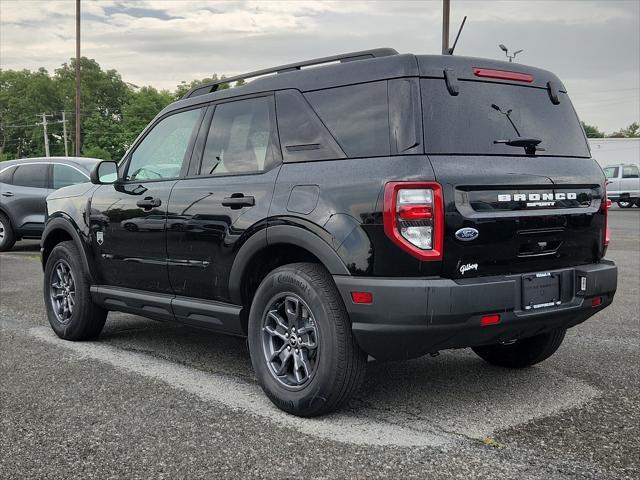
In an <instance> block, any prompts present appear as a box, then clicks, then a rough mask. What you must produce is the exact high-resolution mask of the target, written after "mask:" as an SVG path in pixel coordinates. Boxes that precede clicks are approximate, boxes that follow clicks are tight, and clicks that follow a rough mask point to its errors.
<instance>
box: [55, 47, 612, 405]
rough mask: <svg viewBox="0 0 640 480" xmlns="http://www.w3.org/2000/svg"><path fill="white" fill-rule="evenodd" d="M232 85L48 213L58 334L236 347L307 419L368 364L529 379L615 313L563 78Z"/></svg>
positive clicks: (432, 77) (159, 125) (153, 130)
mask: <svg viewBox="0 0 640 480" xmlns="http://www.w3.org/2000/svg"><path fill="white" fill-rule="evenodd" d="M310 67H313V68H310ZM256 77H259V78H256ZM240 78H243V79H248V78H255V79H254V80H253V81H252V82H250V83H248V84H246V85H244V86H241V87H236V88H232V89H224V90H218V89H217V88H218V86H219V84H218V83H212V84H209V85H205V86H202V87H198V88H195V89H193V90H192V91H190V92H189V93H187V94H186V95H185V97H184V98H183V99H181V100H179V101H177V102H175V103H173V104H172V105H170V106H168V107H167V108H165V109H164V110H163V111H162V112H160V113H159V114H158V116H157V117H156V118H155V119H154V120H153V121H152V122H151V123H150V125H149V126H148V127H147V128H146V129H145V130H144V131H143V132H142V134H141V135H140V137H139V138H138V139H137V140H136V141H135V142H134V144H133V145H132V146H131V148H130V149H129V151H128V152H127V153H126V155H125V156H124V158H123V159H122V161H121V162H120V163H118V164H117V165H116V164H115V163H114V162H102V163H100V164H99V165H98V166H97V167H96V168H95V169H94V171H93V172H92V176H91V178H92V182H93V184H83V185H76V186H71V187H66V188H64V189H62V190H59V191H57V192H55V193H53V194H52V195H50V196H49V197H48V220H47V223H46V227H45V232H44V237H43V240H42V262H43V266H44V298H45V304H46V309H47V314H48V317H49V321H50V323H51V326H52V327H53V329H54V331H55V332H56V333H57V334H58V335H59V336H60V337H62V338H64V339H68V340H85V339H90V338H93V337H95V336H96V335H98V334H99V333H100V331H101V330H102V328H103V325H104V323H105V318H106V316H107V312H108V311H111V310H117V311H122V312H130V313H134V314H138V315H142V316H145V317H149V318H152V319H157V320H169V321H177V322H182V323H185V324H188V325H192V326H196V327H202V328H206V329H210V330H213V331H216V332H222V333H226V334H231V335H238V336H246V337H248V344H249V350H250V354H251V361H252V364H253V367H254V370H255V375H256V377H257V380H258V382H259V383H260V385H261V386H262V388H263V390H264V392H265V393H266V394H267V396H268V397H269V398H270V399H271V400H272V401H273V402H274V403H275V404H276V405H277V406H278V407H280V408H281V409H283V410H285V411H287V412H290V413H293V414H296V415H301V416H313V415H320V414H322V413H326V412H329V411H331V410H334V409H337V408H338V407H340V406H341V405H343V404H344V403H345V402H346V401H347V399H348V398H349V397H350V396H351V395H353V393H354V392H355V391H356V389H357V388H358V386H359V384H360V383H361V381H362V379H363V375H364V371H365V365H366V362H367V358H368V356H370V357H373V358H375V359H378V360H398V359H408V358H415V357H419V356H421V355H425V354H428V353H435V352H438V351H439V350H442V349H449V348H463V347H471V348H472V349H473V350H474V351H475V352H476V353H477V354H478V355H479V356H480V357H482V358H483V359H484V360H486V361H488V362H489V363H492V364H495V365H500V366H504V367H511V368H521V367H526V366H529V365H533V364H535V363H537V362H541V361H543V360H545V359H546V358H548V357H549V356H550V355H552V354H553V353H554V352H555V351H556V350H557V349H558V347H559V346H560V344H561V342H562V340H563V338H564V335H565V331H566V329H567V328H569V327H572V326H575V325H577V324H579V323H581V322H584V321H585V320H586V319H587V318H589V317H591V316H592V315H594V314H595V313H597V312H600V311H601V310H602V309H603V308H604V307H606V306H607V305H609V304H610V303H611V301H612V300H613V296H614V294H615V291H616V282H617V270H616V266H615V265H614V264H613V262H610V261H607V260H605V259H604V258H603V257H604V255H605V251H606V248H607V243H608V238H607V209H606V201H605V199H606V193H605V177H604V174H603V172H602V169H601V168H600V167H599V166H598V165H597V164H596V162H595V161H594V160H593V159H592V158H591V155H590V152H589V147H588V145H587V141H586V139H585V136H584V133H583V130H582V128H581V126H580V123H579V121H578V118H577V116H576V113H575V111H574V109H573V107H572V105H571V102H570V100H569V97H568V96H567V92H566V89H565V87H564V85H563V84H562V83H561V82H560V80H558V78H557V77H556V76H555V75H553V74H551V73H549V72H547V71H544V70H540V69H537V68H531V67H526V66H523V65H516V64H513V63H504V62H497V61H493V60H485V59H479V58H464V57H454V56H428V55H409V54H407V55H400V54H398V53H397V52H396V51H394V50H392V49H378V50H371V51H365V52H356V53H352V54H347V55H340V56H335V57H327V58H322V59H316V60H311V61H307V62H303V63H298V64H291V65H285V66H281V67H277V68H274V69H269V70H262V71H258V72H253V73H250V74H247V75H242V76H238V77H234V78H231V79H227V80H226V81H227V82H234V81H236V80H238V79H240Z"/></svg>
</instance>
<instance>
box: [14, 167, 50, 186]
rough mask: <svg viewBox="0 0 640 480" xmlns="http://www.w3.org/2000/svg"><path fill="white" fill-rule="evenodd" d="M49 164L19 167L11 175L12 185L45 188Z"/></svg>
mask: <svg viewBox="0 0 640 480" xmlns="http://www.w3.org/2000/svg"><path fill="white" fill-rule="evenodd" d="M48 170H49V164H48V163H38V164H32V165H19V166H18V167H17V168H16V171H15V173H14V174H13V182H12V183H13V184H14V185H21V186H23V187H34V188H47V176H48Z"/></svg>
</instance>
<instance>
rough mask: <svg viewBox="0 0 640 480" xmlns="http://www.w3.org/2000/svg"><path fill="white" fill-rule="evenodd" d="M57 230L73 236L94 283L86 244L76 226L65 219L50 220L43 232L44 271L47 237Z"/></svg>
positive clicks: (86, 269) (81, 258) (41, 242)
mask: <svg viewBox="0 0 640 480" xmlns="http://www.w3.org/2000/svg"><path fill="white" fill-rule="evenodd" d="M56 230H64V231H65V232H66V233H68V234H69V235H70V236H71V238H72V240H73V243H75V244H76V247H77V248H78V251H79V252H80V260H81V261H82V266H83V267H84V269H85V272H87V274H88V275H89V278H90V279H91V283H93V278H94V276H93V269H92V268H91V265H90V263H89V259H88V258H87V252H86V250H85V248H84V243H83V241H82V238H81V237H80V233H78V230H77V228H76V227H75V226H74V224H73V223H72V222H71V221H70V220H68V219H67V218H64V217H56V218H50V219H49V220H48V221H47V223H46V225H45V227H44V231H43V232H42V240H41V241H40V252H41V258H42V269H43V270H44V268H45V265H46V258H45V255H44V253H45V252H44V245H45V243H46V241H47V237H48V236H49V235H51V233H52V232H54V231H56Z"/></svg>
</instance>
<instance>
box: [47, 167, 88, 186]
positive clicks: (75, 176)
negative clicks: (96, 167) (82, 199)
mask: <svg viewBox="0 0 640 480" xmlns="http://www.w3.org/2000/svg"><path fill="white" fill-rule="evenodd" d="M88 181H89V178H88V177H87V176H86V175H84V174H83V173H82V172H79V171H78V170H76V169H75V168H72V167H69V166H68V165H58V164H54V165H53V188H54V189H58V188H62V187H66V186H68V185H75V184H76V183H84V182H88Z"/></svg>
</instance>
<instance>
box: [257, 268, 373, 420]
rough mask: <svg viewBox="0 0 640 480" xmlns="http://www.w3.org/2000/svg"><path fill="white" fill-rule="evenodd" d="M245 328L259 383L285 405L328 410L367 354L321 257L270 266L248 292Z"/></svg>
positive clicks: (360, 373)
mask: <svg viewBox="0 0 640 480" xmlns="http://www.w3.org/2000/svg"><path fill="white" fill-rule="evenodd" d="M248 333H249V350H250V353H251V363H252V364H253V369H254V371H255V374H256V377H257V379H258V383H259V384H260V386H261V387H262V389H263V390H264V392H265V394H266V395H267V397H269V399H270V400H271V401H272V402H273V403H274V404H275V405H276V406H277V407H278V408H280V409H282V410H284V411H285V412H288V413H291V414H293V415H298V416H301V417H312V416H317V415H322V414H325V413H328V412H331V411H333V410H336V409H338V408H340V407H341V406H342V405H344V404H345V403H346V402H347V401H348V400H349V398H351V396H352V395H353V394H354V393H355V392H356V391H357V390H358V388H359V387H360V385H361V384H362V381H363V379H364V373H365V368H366V356H365V354H364V353H363V352H362V351H361V350H360V348H359V347H358V345H357V344H356V342H355V340H354V338H353V335H352V332H351V322H350V320H349V316H348V315H347V312H346V310H345V307H344V304H343V303H342V298H341V297H340V294H339V293H338V290H337V288H336V286H335V284H334V283H333V279H332V278H331V275H329V273H328V272H327V271H326V269H325V268H324V267H323V266H321V265H318V264H313V263H293V264H290V265H285V266H282V267H279V268H277V269H275V270H273V271H272V272H271V273H269V274H268V275H267V276H266V277H265V279H264V280H263V281H262V283H261V284H260V286H259V287H258V290H257V292H256V294H255V296H254V299H253V303H252V305H251V311H250V314H249V332H248ZM279 352H280V353H279Z"/></svg>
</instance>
